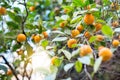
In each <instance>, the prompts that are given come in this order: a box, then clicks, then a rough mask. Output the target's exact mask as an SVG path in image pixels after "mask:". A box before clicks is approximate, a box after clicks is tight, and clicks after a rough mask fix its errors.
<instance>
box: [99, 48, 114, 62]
mask: <svg viewBox="0 0 120 80" xmlns="http://www.w3.org/2000/svg"><path fill="white" fill-rule="evenodd" d="M98 55H99V57H102V61H108V60H110V59H111V58H112V56H113V54H112V52H111V50H110V49H109V48H106V47H104V48H102V49H101V50H99V53H98Z"/></svg>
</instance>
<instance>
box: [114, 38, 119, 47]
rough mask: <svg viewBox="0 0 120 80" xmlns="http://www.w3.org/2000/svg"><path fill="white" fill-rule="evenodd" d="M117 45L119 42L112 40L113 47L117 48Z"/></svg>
mask: <svg viewBox="0 0 120 80" xmlns="http://www.w3.org/2000/svg"><path fill="white" fill-rule="evenodd" d="M119 44H120V42H119V40H113V41H112V45H113V47H118V46H119Z"/></svg>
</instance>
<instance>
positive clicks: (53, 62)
mask: <svg viewBox="0 0 120 80" xmlns="http://www.w3.org/2000/svg"><path fill="white" fill-rule="evenodd" d="M56 59H58V57H57V56H54V57H52V59H51V64H52V65H54V64H55V60H56Z"/></svg>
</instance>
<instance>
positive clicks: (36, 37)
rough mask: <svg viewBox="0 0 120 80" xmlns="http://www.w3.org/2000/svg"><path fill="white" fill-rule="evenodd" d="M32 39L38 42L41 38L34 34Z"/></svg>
mask: <svg viewBox="0 0 120 80" xmlns="http://www.w3.org/2000/svg"><path fill="white" fill-rule="evenodd" d="M33 39H34V42H35V43H38V42H40V40H41V39H42V37H41V36H39V35H36V36H35V37H34V38H33Z"/></svg>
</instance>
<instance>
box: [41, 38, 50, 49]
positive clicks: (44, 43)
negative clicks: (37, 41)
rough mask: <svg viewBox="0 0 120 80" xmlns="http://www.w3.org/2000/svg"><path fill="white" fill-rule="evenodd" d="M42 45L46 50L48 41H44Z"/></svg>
mask: <svg viewBox="0 0 120 80" xmlns="http://www.w3.org/2000/svg"><path fill="white" fill-rule="evenodd" d="M41 45H42V46H43V47H44V48H46V46H47V45H48V40H43V41H42V43H41Z"/></svg>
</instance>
